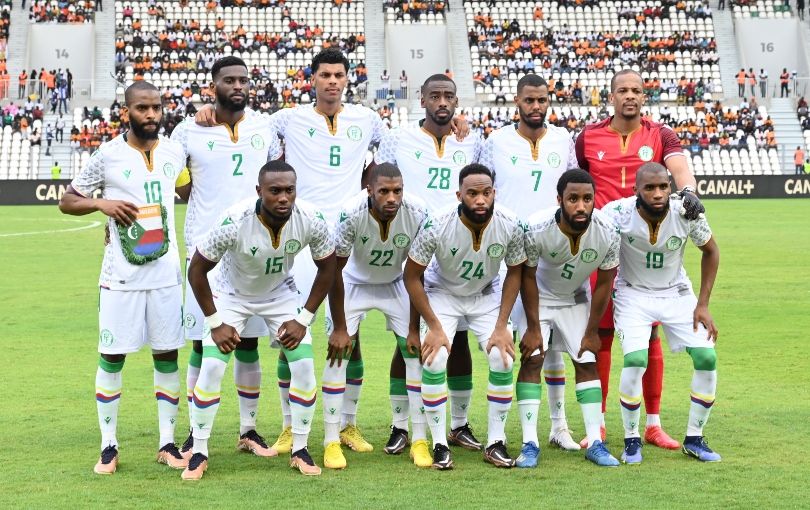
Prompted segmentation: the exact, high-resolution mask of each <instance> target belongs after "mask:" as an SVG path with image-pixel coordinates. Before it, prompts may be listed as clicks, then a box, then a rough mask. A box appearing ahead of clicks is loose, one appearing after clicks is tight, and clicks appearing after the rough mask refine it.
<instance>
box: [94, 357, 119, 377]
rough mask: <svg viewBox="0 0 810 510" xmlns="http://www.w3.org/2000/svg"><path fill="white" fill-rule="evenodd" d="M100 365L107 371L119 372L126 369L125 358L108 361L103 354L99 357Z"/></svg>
mask: <svg viewBox="0 0 810 510" xmlns="http://www.w3.org/2000/svg"><path fill="white" fill-rule="evenodd" d="M98 366H99V367H101V369H102V370H104V371H105V372H107V373H110V374H117V373H118V372H120V371H121V370H123V369H124V360H121V361H107V360H106V359H104V358H102V357H101V356H99V357H98Z"/></svg>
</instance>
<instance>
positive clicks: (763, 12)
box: [730, 0, 793, 18]
mask: <svg viewBox="0 0 810 510" xmlns="http://www.w3.org/2000/svg"><path fill="white" fill-rule="evenodd" d="M730 3H731V8H732V11H731V12H733V13H734V17H735V18H790V17H792V16H793V13H792V12H791V10H790V5H788V4H787V3H786V2H783V1H782V0H733V1H732V2H730Z"/></svg>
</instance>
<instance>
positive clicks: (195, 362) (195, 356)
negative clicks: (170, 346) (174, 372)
mask: <svg viewBox="0 0 810 510" xmlns="http://www.w3.org/2000/svg"><path fill="white" fill-rule="evenodd" d="M188 366H190V367H197V368H200V367H202V353H200V352H197V351H195V350H194V349H193V348H192V349H191V356H189V357H188Z"/></svg>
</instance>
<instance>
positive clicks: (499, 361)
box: [487, 347, 514, 372]
mask: <svg viewBox="0 0 810 510" xmlns="http://www.w3.org/2000/svg"><path fill="white" fill-rule="evenodd" d="M487 360H488V361H489V369H490V370H492V371H493V372H511V371H512V365H513V363H514V362H513V360H512V356H509V355H508V354H507V355H506V356H502V355H501V350H500V349H498V348H497V347H493V348H492V350H491V351H489V354H487Z"/></svg>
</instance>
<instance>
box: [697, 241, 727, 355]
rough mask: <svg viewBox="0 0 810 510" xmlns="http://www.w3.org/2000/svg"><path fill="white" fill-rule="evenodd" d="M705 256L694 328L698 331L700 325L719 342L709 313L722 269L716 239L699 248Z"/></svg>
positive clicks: (702, 260) (701, 266)
mask: <svg viewBox="0 0 810 510" xmlns="http://www.w3.org/2000/svg"><path fill="white" fill-rule="evenodd" d="M698 248H699V249H700V251H701V252H703V256H702V257H701V259H700V293H699V294H698V302H697V306H696V307H695V313H694V317H693V324H692V327H693V329H694V330H695V331H697V325H698V323H700V324H703V325H704V326H705V327H706V329H707V330H709V338H710V339H712V338H713V339H714V341H715V342H716V341H717V326H716V325H715V323H714V319H712V316H711V314H710V313H709V298H710V297H711V295H712V289H713V288H714V281H715V279H716V278H717V269H718V268H719V267H720V248H719V247H718V246H717V242H715V240H714V237H711V238H709V241H708V242H706V244H704V245H702V246H698Z"/></svg>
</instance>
